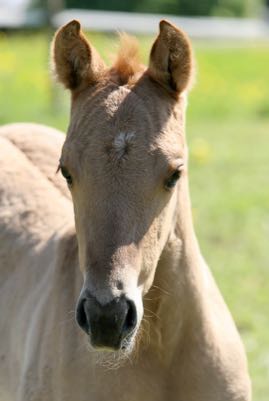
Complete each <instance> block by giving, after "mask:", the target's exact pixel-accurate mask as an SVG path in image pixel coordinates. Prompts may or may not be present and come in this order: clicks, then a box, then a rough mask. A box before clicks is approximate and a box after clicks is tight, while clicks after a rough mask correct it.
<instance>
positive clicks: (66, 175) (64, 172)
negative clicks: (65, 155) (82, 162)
mask: <svg viewBox="0 0 269 401" xmlns="http://www.w3.org/2000/svg"><path fill="white" fill-rule="evenodd" d="M59 170H60V171H61V174H62V176H63V177H64V178H65V179H66V182H67V185H68V186H69V187H70V186H71V185H72V183H73V179H72V176H71V174H70V173H69V171H68V170H67V169H66V168H65V167H64V166H61V165H60V166H59V167H58V170H57V171H59Z"/></svg>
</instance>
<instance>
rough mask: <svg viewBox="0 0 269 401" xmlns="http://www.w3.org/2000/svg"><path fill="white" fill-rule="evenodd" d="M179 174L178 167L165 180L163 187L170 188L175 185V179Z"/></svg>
mask: <svg viewBox="0 0 269 401" xmlns="http://www.w3.org/2000/svg"><path fill="white" fill-rule="evenodd" d="M180 176H181V170H180V169H179V168H178V169H177V170H175V171H174V172H173V173H172V174H171V175H170V177H169V178H168V179H167V180H166V181H165V189H167V190H170V189H172V188H174V187H175V186H176V183H177V181H178V180H179V178H180Z"/></svg>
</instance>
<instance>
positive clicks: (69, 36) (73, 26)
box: [52, 20, 105, 91]
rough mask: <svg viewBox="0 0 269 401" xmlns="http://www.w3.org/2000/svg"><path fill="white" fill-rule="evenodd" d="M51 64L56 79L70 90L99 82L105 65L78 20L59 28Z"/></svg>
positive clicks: (53, 46) (54, 41)
mask: <svg viewBox="0 0 269 401" xmlns="http://www.w3.org/2000/svg"><path fill="white" fill-rule="evenodd" d="M52 64H53V67H54V70H55V72H56V76H57V78H58V79H59V81H60V82H62V83H63V84H64V86H65V87H66V88H68V89H71V90H73V91H74V90H81V89H83V88H84V87H86V86H88V85H90V84H92V83H95V82H97V81H98V80H99V79H100V77H101V75H102V74H103V72H104V71H105V64H104V62H103V60H102V59H101V57H100V56H99V54H98V53H97V51H96V50H95V49H94V47H93V46H91V45H90V44H89V42H88V41H87V39H86V38H85V36H84V35H83V33H82V32H81V27H80V23H79V22H78V21H76V20H73V21H71V22H69V23H68V24H66V25H64V26H63V27H62V28H60V29H59V30H58V31H57V32H56V34H55V37H54V40H53V42H52Z"/></svg>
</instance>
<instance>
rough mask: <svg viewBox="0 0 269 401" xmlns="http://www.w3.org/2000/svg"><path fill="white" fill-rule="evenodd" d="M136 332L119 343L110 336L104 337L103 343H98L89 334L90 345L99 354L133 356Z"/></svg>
mask: <svg viewBox="0 0 269 401" xmlns="http://www.w3.org/2000/svg"><path fill="white" fill-rule="evenodd" d="M136 331H137V330H133V331H132V332H131V333H129V334H128V335H127V336H126V337H124V338H123V339H119V340H118V341H117V342H115V341H114V339H113V340H112V339H110V338H109V336H103V338H102V341H96V340H95V339H93V337H92V336H91V335H90V334H89V335H88V343H89V345H90V347H91V349H93V350H95V351H97V352H105V353H124V354H126V355H129V354H131V352H132V350H133V348H134V345H135V338H136Z"/></svg>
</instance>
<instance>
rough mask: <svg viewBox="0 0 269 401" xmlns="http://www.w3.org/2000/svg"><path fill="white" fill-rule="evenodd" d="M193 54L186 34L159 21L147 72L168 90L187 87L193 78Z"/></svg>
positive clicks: (166, 22)
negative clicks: (158, 31)
mask: <svg viewBox="0 0 269 401" xmlns="http://www.w3.org/2000/svg"><path fill="white" fill-rule="evenodd" d="M193 64H194V61H193V55H192V48H191V44H190V41H189V39H188V37H187V35H186V34H185V33H184V32H182V31H181V30H179V29H178V28H176V27H175V26H174V25H172V24H170V23H169V22H168V21H165V20H163V21H161V22H160V33H159V36H158V37H157V39H156V40H155V42H154V44H153V46H152V49H151V53H150V64H149V69H148V73H149V75H150V76H151V78H152V79H154V80H155V81H157V82H158V83H160V84H161V85H162V86H164V87H165V88H166V89H168V90H169V91H170V92H173V93H175V94H179V93H181V92H183V91H184V90H185V89H188V88H189V87H190V85H191V83H192V78H193V70H194V67H193Z"/></svg>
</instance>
